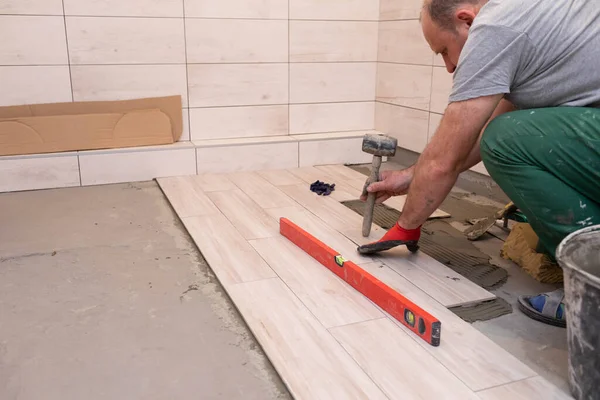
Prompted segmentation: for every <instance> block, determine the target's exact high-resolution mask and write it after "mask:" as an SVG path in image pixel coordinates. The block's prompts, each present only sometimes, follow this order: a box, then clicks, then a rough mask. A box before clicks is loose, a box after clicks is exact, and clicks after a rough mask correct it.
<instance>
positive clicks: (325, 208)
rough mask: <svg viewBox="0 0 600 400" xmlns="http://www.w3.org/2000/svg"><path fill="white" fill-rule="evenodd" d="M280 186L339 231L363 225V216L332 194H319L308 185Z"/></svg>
mask: <svg viewBox="0 0 600 400" xmlns="http://www.w3.org/2000/svg"><path fill="white" fill-rule="evenodd" d="M279 188H280V189H281V190H282V191H283V192H284V193H286V194H287V195H288V196H290V197H292V198H293V199H294V200H296V201H297V202H298V203H300V204H301V205H302V206H303V207H304V208H306V209H307V210H309V211H310V212H312V213H313V214H315V215H316V216H318V217H319V218H321V219H322V220H323V221H325V222H326V223H327V224H328V225H329V226H331V227H332V228H334V229H336V230H338V231H343V230H344V229H348V228H351V227H353V226H362V217H361V216H360V215H358V214H356V213H355V212H354V211H352V210H350V209H349V208H347V207H345V206H344V205H342V204H341V203H339V202H338V201H337V200H335V199H333V198H332V197H330V196H327V197H325V196H319V195H317V194H316V193H313V192H311V191H310V190H309V188H307V187H306V185H291V186H280V187H279ZM334 193H335V192H334Z"/></svg>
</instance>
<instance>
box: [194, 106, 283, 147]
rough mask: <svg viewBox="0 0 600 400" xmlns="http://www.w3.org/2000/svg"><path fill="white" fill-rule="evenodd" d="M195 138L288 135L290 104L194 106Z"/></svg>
mask: <svg viewBox="0 0 600 400" xmlns="http://www.w3.org/2000/svg"><path fill="white" fill-rule="evenodd" d="M190 112H191V127H192V140H204V139H228V138H242V137H260V136H280V135H287V134H288V106H287V105H281V106H252V107H224V108H192V109H191V110H190Z"/></svg>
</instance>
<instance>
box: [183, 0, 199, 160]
mask: <svg viewBox="0 0 600 400" xmlns="http://www.w3.org/2000/svg"><path fill="white" fill-rule="evenodd" d="M181 12H182V13H183V51H184V56H185V93H186V97H187V105H188V106H187V110H188V112H187V119H188V135H189V137H188V141H190V142H191V141H192V123H191V122H192V121H191V116H190V114H191V113H190V109H189V107H190V76H189V71H188V46H187V27H186V18H185V0H181ZM184 108H185V107H184ZM194 153H195V156H196V171H197V170H198V152H197V151H194Z"/></svg>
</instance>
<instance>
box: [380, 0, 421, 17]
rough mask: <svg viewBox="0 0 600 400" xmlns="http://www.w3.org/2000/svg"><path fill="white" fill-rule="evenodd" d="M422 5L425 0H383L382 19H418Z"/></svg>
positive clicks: (381, 6)
mask: <svg viewBox="0 0 600 400" xmlns="http://www.w3.org/2000/svg"><path fill="white" fill-rule="evenodd" d="M422 7H423V0H381V2H380V6H379V16H380V20H381V21H390V20H401V19H418V18H419V16H420V15H421V8H422Z"/></svg>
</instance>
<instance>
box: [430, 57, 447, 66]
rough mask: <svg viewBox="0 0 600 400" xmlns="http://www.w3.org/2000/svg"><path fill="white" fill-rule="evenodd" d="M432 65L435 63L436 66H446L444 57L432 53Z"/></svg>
mask: <svg viewBox="0 0 600 400" xmlns="http://www.w3.org/2000/svg"><path fill="white" fill-rule="evenodd" d="M433 65H435V66H436V67H444V68H445V67H446V63H444V59H443V58H442V56H441V55H439V54H438V55H436V54H434V55H433Z"/></svg>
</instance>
